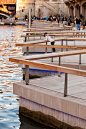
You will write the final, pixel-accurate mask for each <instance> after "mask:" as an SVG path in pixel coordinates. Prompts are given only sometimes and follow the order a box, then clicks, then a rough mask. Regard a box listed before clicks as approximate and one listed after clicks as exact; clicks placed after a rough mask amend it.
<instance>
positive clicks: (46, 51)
mask: <svg viewBox="0 0 86 129" xmlns="http://www.w3.org/2000/svg"><path fill="white" fill-rule="evenodd" d="M46 45H47V42H46ZM45 53H47V47H46V48H45Z"/></svg>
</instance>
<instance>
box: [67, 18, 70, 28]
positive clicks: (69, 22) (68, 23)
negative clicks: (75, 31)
mask: <svg viewBox="0 0 86 129" xmlns="http://www.w3.org/2000/svg"><path fill="white" fill-rule="evenodd" d="M67 22H68V26H70V23H71V19H70V18H68V20H67Z"/></svg>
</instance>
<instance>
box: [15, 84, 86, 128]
mask: <svg viewBox="0 0 86 129" xmlns="http://www.w3.org/2000/svg"><path fill="white" fill-rule="evenodd" d="M40 85H41V84H40ZM13 93H14V94H17V95H18V96H20V101H19V106H20V107H21V108H26V109H28V110H30V111H35V112H41V113H43V114H45V115H46V117H47V115H49V116H51V117H52V119H53V118H55V119H56V120H59V121H60V122H63V123H65V124H68V125H70V126H73V127H80V128H82V129H86V113H85V112H86V105H85V103H80V102H78V101H77V100H76V99H75V100H72V99H71V98H69V97H63V96H62V95H60V94H59V93H58V94H57V95H54V94H52V90H51V91H50V90H49V91H46V90H45V89H42V90H41V89H38V88H37V86H34V85H33V84H30V85H25V82H17V83H14V84H13ZM23 113H24V112H23ZM53 122H54V120H53ZM53 126H56V125H54V123H53ZM77 129H78V128H77Z"/></svg>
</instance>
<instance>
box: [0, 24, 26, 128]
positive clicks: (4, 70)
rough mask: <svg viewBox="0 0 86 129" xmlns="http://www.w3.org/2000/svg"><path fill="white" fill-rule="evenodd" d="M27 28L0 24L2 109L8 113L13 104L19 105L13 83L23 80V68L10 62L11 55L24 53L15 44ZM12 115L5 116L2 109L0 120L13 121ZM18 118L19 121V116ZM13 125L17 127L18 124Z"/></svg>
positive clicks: (0, 101) (19, 40) (0, 93)
mask: <svg viewBox="0 0 86 129" xmlns="http://www.w3.org/2000/svg"><path fill="white" fill-rule="evenodd" d="M25 28H26V27H23V26H0V111H1V110H7V112H6V114H7V113H9V114H12V113H13V112H9V108H12V106H13V105H14V107H15V109H16V108H17V106H18V107H19V103H18V101H17V100H18V97H19V96H17V95H14V94H13V83H14V82H16V81H21V80H22V69H21V68H19V67H18V64H15V63H12V62H9V57H12V56H20V55H22V48H21V47H15V44H16V43H22V42H23V39H22V38H21V34H22V31H23V29H25ZM6 100H7V101H6ZM10 101H11V102H10ZM8 105H10V107H9V106H8ZM13 109H14V108H13ZM1 114H2V115H1ZM16 114H17V112H15V117H18V116H16ZM10 116H11V115H9V118H5V117H6V115H5V114H4V115H3V111H1V112H0V121H3V123H4V120H6V119H7V121H10V120H11V121H12V118H11V117H10ZM3 117H4V118H3ZM17 119H18V121H19V118H17ZM13 121H14V120H13ZM14 124H15V122H14ZM3 125H5V123H4V124H3ZM6 126H10V125H6ZM13 126H15V127H16V125H13Z"/></svg>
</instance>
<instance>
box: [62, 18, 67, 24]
mask: <svg viewBox="0 0 86 129" xmlns="http://www.w3.org/2000/svg"><path fill="white" fill-rule="evenodd" d="M62 23H63V25H67V18H66V17H65V16H64V17H63V18H62Z"/></svg>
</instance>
